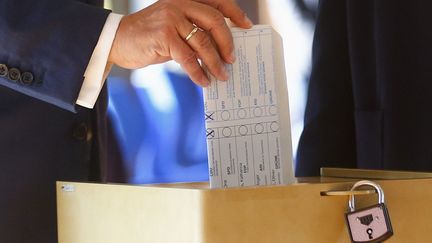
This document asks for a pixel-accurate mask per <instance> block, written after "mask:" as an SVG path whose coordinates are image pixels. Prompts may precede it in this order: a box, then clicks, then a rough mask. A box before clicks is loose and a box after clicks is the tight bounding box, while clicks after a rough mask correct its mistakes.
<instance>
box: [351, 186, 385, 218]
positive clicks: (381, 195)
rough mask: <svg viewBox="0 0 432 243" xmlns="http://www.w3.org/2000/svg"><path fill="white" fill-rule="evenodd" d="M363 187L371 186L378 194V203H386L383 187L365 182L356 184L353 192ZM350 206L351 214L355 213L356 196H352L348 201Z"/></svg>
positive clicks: (352, 189)
mask: <svg viewBox="0 0 432 243" xmlns="http://www.w3.org/2000/svg"><path fill="white" fill-rule="evenodd" d="M361 186H370V187H373V188H375V191H376V192H377V194H378V203H379V204H381V203H384V190H383V189H382V188H381V186H380V185H379V184H377V183H375V182H373V181H368V180H363V181H358V182H356V183H355V184H354V185H353V187H352V188H351V191H354V190H355V189H356V188H358V187H361ZM348 206H349V208H350V211H351V212H354V210H355V202H354V194H351V195H350V197H349V200H348Z"/></svg>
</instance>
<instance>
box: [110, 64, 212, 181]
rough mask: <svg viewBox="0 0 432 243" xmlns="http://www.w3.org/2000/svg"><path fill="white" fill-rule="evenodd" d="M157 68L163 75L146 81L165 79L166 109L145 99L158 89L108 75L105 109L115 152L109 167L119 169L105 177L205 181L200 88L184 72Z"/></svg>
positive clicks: (137, 179) (204, 144)
mask: <svg viewBox="0 0 432 243" xmlns="http://www.w3.org/2000/svg"><path fill="white" fill-rule="evenodd" d="M163 74H164V77H163V80H152V81H151V82H168V84H169V87H170V89H171V90H172V92H173V94H174V95H173V98H174V101H175V105H174V106H172V107H173V108H171V109H170V110H168V111H166V110H165V111H161V110H160V109H158V108H157V107H156V104H155V103H154V102H153V100H152V99H151V96H152V95H153V96H154V95H156V96H157V95H161V94H159V93H156V94H155V93H153V94H152V93H151V92H154V91H152V90H150V89H145V88H140V87H136V86H134V85H132V84H131V82H129V80H124V79H121V78H116V77H110V78H109V82H108V84H109V85H108V87H109V96H110V100H109V110H108V112H109V117H110V119H111V121H112V124H113V128H114V135H115V136H116V138H117V140H118V145H119V150H120V154H121V161H115V163H118V164H117V165H115V166H113V168H121V170H122V171H121V173H120V171H119V173H117V174H116V173H115V172H114V173H113V172H111V173H110V174H113V175H114V176H111V178H110V180H111V181H118V182H127V183H164V182H190V181H208V165H207V145H206V140H205V124H204V108H203V98H202V88H200V87H198V86H196V85H195V84H193V83H192V82H191V81H190V80H189V78H188V77H187V76H185V75H184V74H180V73H175V72H170V71H166V70H165V71H164V72H163ZM143 78H145V77H143ZM161 93H163V92H161ZM109 169H110V168H109Z"/></svg>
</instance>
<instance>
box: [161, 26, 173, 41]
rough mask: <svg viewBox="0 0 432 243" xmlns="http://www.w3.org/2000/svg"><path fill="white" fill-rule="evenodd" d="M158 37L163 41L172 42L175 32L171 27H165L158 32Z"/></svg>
mask: <svg viewBox="0 0 432 243" xmlns="http://www.w3.org/2000/svg"><path fill="white" fill-rule="evenodd" d="M158 32H159V33H158V36H159V38H160V39H161V40H170V39H171V38H172V36H173V33H175V32H173V30H172V28H171V27H170V26H169V25H163V26H161V27H160V28H159V30H158Z"/></svg>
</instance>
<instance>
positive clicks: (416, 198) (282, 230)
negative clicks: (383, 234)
mask: <svg viewBox="0 0 432 243" xmlns="http://www.w3.org/2000/svg"><path fill="white" fill-rule="evenodd" d="M335 180H336V182H335ZM300 181H303V182H299V183H296V184H293V185H288V186H269V187H259V188H238V189H212V190H211V189H208V185H207V184H203V183H201V184H200V183H195V184H169V185H152V186H131V185H107V184H86V183H70V182H58V184H57V201H58V224H59V229H58V231H59V242H60V243H98V242H101V243H121V242H124V243H135V242H136V243H138V242H140V243H142V242H167V243H168V242H169V243H173V242H175V243H183V242H184V243H198V242H205V243H231V242H232V243H243V242H244V243H254V242H257V243H261V242H263V243H270V242H271V243H278V242H281V243H282V242H283V243H285V242H332V243H333V242H349V237H348V234H347V230H346V226H345V221H344V213H345V212H346V210H347V199H348V197H347V196H321V194H322V192H325V191H335V190H336V191H344V190H349V189H350V188H351V185H352V184H353V182H352V180H351V181H349V180H348V181H347V180H346V179H344V180H342V179H332V178H308V179H303V180H300ZM308 181H309V182H310V183H309V182H308ZM377 182H378V183H379V184H380V185H381V186H382V187H383V189H384V190H385V197H386V204H387V207H388V209H389V212H390V217H391V220H392V223H393V229H394V232H395V235H394V236H393V237H392V238H391V239H390V240H389V241H388V242H429V241H430V239H431V236H430V232H432V222H431V219H432V213H431V210H430V205H431V202H432V179H413V180H383V181H377ZM64 186H66V187H64ZM62 188H63V189H62ZM374 200H376V197H375V196H374V195H364V196H357V197H356V202H357V204H356V205H359V206H360V207H361V205H364V206H366V205H368V204H371V203H375V201H374ZM368 201H369V202H368Z"/></svg>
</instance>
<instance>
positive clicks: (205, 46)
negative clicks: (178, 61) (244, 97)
mask: <svg viewBox="0 0 432 243" xmlns="http://www.w3.org/2000/svg"><path fill="white" fill-rule="evenodd" d="M178 28H179V30H178V31H179V33H190V32H192V31H193V30H194V26H193V25H192V23H190V22H189V21H184V22H183V23H182V24H179V27H178ZM230 39H231V36H230ZM186 42H187V44H189V45H190V46H191V47H192V49H193V50H195V51H196V52H197V56H198V57H199V58H200V59H201V60H202V62H203V63H205V65H206V66H207V68H208V69H209V71H210V72H211V73H212V74H213V75H214V76H215V77H216V78H217V79H218V80H227V79H228V73H227V72H226V70H225V63H224V62H223V61H222V59H221V57H220V55H219V53H218V51H217V49H216V47H215V46H214V44H213V41H212V39H211V38H210V36H209V35H208V34H207V33H206V32H204V31H197V32H195V34H193V36H192V37H191V38H190V39H189V40H187V41H186Z"/></svg>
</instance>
